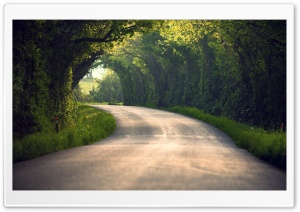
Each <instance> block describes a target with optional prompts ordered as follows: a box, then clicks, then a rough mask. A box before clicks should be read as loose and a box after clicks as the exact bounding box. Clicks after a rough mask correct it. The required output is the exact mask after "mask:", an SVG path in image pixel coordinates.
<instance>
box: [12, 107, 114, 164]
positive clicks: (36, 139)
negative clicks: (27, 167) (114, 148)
mask: <svg viewBox="0 0 300 212" xmlns="http://www.w3.org/2000/svg"><path fill="white" fill-rule="evenodd" d="M115 127H116V122H115V120H114V118H113V116H112V115H111V114H109V113H106V112H103V111H100V110H98V109H96V108H93V107H91V106H87V105H81V106H79V107H78V110H77V121H76V124H75V125H74V126H71V127H68V128H64V129H62V130H61V131H59V132H58V133H56V132H52V133H43V132H40V133H35V134H31V135H28V136H27V137H24V138H23V139H21V140H14V141H13V162H18V161H23V160H28V159H32V158H36V157H39V156H42V155H45V154H48V153H51V152H56V151H60V150H63V149H68V148H72V147H76V146H82V145H88V144H91V143H93V142H95V141H100V140H102V139H104V138H106V137H108V136H109V135H111V134H112V133H113V131H114V129H115Z"/></svg>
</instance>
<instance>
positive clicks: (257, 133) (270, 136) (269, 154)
mask: <svg viewBox="0 0 300 212" xmlns="http://www.w3.org/2000/svg"><path fill="white" fill-rule="evenodd" d="M167 110H169V111H172V112H176V113H180V114H184V115H187V116H190V117H193V118H196V119H199V120H202V121H204V122H207V123H209V124H211V125H213V126H215V127H217V128H219V129H220V130H221V131H223V132H225V133H226V134H227V135H228V136H229V137H231V138H232V140H233V141H234V142H235V143H236V144H237V146H239V147H241V148H244V149H246V150H248V151H249V152H250V153H252V154H253V155H255V156H257V157H258V158H261V159H263V160H265V161H268V162H270V163H271V164H274V165H276V166H278V167H280V168H283V169H286V133H285V132H281V131H272V132H267V131H265V130H263V129H260V128H255V127H252V126H249V125H246V124H241V123H238V122H236V121H233V120H230V119H228V118H225V117H216V116H212V115H210V114H206V113H204V112H203V111H201V110H199V109H196V108H189V107H180V106H174V107H171V108H169V109H167Z"/></svg>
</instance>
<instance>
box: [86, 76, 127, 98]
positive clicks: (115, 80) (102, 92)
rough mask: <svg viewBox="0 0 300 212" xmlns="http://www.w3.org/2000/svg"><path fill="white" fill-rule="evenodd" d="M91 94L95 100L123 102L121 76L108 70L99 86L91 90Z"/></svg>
mask: <svg viewBox="0 0 300 212" xmlns="http://www.w3.org/2000/svg"><path fill="white" fill-rule="evenodd" d="M90 96H91V97H92V99H93V101H95V102H123V90H122V85H121V82H120V78H119V76H118V75H117V74H116V73H115V72H113V71H108V72H107V73H106V75H105V76H104V77H103V79H101V80H99V81H98V86H97V88H96V89H95V88H94V87H93V89H92V90H91V91H90Z"/></svg>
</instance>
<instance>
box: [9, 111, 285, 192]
mask: <svg viewBox="0 0 300 212" xmlns="http://www.w3.org/2000/svg"><path fill="white" fill-rule="evenodd" d="M96 107H98V108H100V109H102V110H105V111H109V112H111V113H112V114H113V115H114V117H115V119H116V121H117V129H116V131H115V132H114V134H113V135H111V136H110V137H108V138H107V139H105V140H103V141H100V142H96V143H94V144H92V145H88V146H82V147H76V148H72V149H69V150H64V151H60V152H56V153H53V154H49V155H46V156H43V157H40V158H38V159H34V160H29V161H25V162H20V163H16V164H14V166H13V189H14V190H23V189H27V190H53V189H54V190H285V189H286V173H285V172H283V171H281V170H279V169H277V168H275V167H273V166H271V165H269V164H266V163H264V162H262V161H260V160H258V159H257V158H255V157H253V156H252V155H250V154H249V153H248V152H247V151H245V150H243V149H240V148H237V147H236V146H235V144H234V143H233V142H232V140H231V139H230V138H229V137H228V136H227V135H226V134H224V133H222V132H220V131H219V130H217V129H216V128H214V127H212V126H210V125H208V124H206V123H203V122H200V121H198V120H195V119H192V118H188V117H185V116H182V115H178V114H174V113H170V112H163V111H159V110H152V109H147V108H141V107H125V106H96Z"/></svg>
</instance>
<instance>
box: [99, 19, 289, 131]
mask: <svg viewBox="0 0 300 212" xmlns="http://www.w3.org/2000/svg"><path fill="white" fill-rule="evenodd" d="M163 24H164V25H163V27H160V28H158V29H156V30H154V31H153V32H151V33H144V34H136V35H135V36H134V37H132V38H131V39H127V41H126V45H122V46H120V47H119V48H117V49H115V50H114V52H113V53H111V54H110V55H109V54H106V55H104V56H103V57H101V60H102V62H103V63H104V65H105V66H106V67H108V68H111V69H112V70H114V71H115V72H117V73H118V75H119V76H120V79H121V83H122V86H123V91H124V104H125V105H155V106H164V107H169V106H174V105H180V106H190V107H196V108H199V109H202V110H204V111H205V112H207V113H210V114H213V115H217V116H221V115H222V116H225V117H228V118H230V119H234V120H236V121H239V122H243V123H246V124H250V125H254V126H258V127H262V128H265V129H279V128H280V126H281V125H282V124H283V125H284V126H285V125H286V22H285V21H275V20H272V21H259V20H256V21H252V20H245V21H238V20H230V21H225V20H224V21H220V20H212V21H204V20H168V21H164V22H163Z"/></svg>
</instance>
